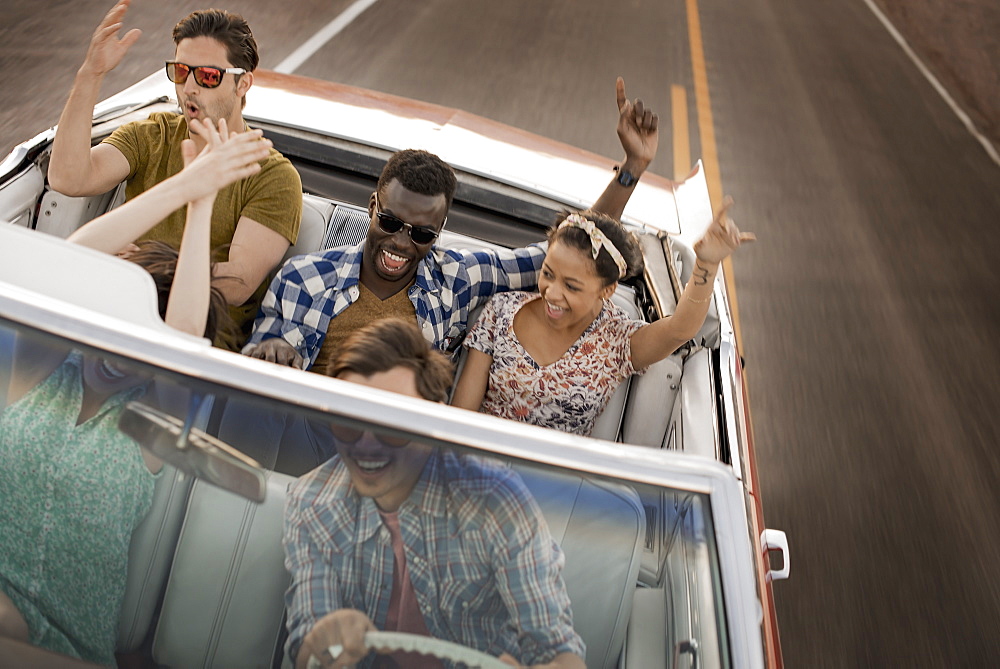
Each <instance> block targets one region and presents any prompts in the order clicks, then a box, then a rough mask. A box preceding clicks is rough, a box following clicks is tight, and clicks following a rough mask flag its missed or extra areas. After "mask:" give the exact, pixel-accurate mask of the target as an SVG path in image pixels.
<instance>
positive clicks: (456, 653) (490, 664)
mask: <svg viewBox="0 0 1000 669" xmlns="http://www.w3.org/2000/svg"><path fill="white" fill-rule="evenodd" d="M365 648H367V649H368V650H372V649H375V648H378V649H380V650H389V651H396V650H401V651H404V652H411V653H420V654H421V655H431V656H433V657H436V658H438V659H439V660H449V661H451V662H461V663H463V664H465V666H467V667H469V669H510V665H509V664H504V663H503V662H501V661H500V660H498V659H497V658H495V657H493V656H492V655H487V654H486V653H483V652H480V651H478V650H475V649H474V648H469V647H468V646H463V645H461V644H457V643H452V642H451V641H445V640H444V639H435V638H434V637H430V636H423V635H420V634H409V633H407V632H367V633H365ZM329 650H330V655H331V656H333V658H334V659H336V658H337V657H338V656H339V655H340V654H341V653H342V652H343V651H344V648H343V646H340V645H336V646H330V649H329ZM322 667H323V665H322V664H321V663H320V661H319V660H317V659H316V656H315V655H310V656H309V663H308V668H309V669H322Z"/></svg>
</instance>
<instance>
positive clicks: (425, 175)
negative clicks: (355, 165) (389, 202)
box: [376, 149, 458, 209]
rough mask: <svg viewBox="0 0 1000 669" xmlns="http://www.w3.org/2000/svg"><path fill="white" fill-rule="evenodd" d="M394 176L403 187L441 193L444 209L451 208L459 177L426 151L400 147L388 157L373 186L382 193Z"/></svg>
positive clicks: (428, 192)
mask: <svg viewBox="0 0 1000 669" xmlns="http://www.w3.org/2000/svg"><path fill="white" fill-rule="evenodd" d="M393 179H396V180H397V181H399V185H400V186H402V187H403V188H405V189H406V190H409V191H413V192H414V193H419V194H420V195H430V196H434V195H440V194H443V195H444V199H445V203H446V205H447V206H446V209H451V201H452V199H453V198H454V197H455V189H456V188H457V187H458V179H457V178H456V177H455V170H453V169H451V166H450V165H449V164H448V163H446V162H444V161H443V160H441V159H440V158H438V157H437V156H435V155H434V154H433V153H429V152H427V151H420V150H418V149H403V150H402V151H397V152H396V153H394V154H392V155H391V156H389V160H388V161H386V163H385V167H383V168H382V175H381V176H379V178H378V186H377V187H376V188H377V190H378V192H379V193H380V194H383V195H384V194H385V187H386V186H387V185H388V184H389V182H390V181H392V180H393Z"/></svg>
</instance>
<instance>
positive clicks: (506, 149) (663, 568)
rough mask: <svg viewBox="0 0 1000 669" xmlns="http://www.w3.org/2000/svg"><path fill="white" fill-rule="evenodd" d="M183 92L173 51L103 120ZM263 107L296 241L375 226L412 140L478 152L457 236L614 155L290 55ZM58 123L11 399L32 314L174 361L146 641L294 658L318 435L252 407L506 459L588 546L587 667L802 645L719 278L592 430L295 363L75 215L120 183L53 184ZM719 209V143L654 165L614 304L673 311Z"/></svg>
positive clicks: (561, 197)
mask: <svg viewBox="0 0 1000 669" xmlns="http://www.w3.org/2000/svg"><path fill="white" fill-rule="evenodd" d="M172 95H173V86H172V85H171V84H170V83H169V82H168V81H167V80H166V78H165V77H164V76H163V75H162V73H158V74H156V75H153V76H151V77H149V78H147V79H145V80H143V81H141V82H139V83H138V84H136V85H135V86H133V87H131V88H129V89H127V90H125V91H124V92H122V93H120V94H118V95H115V96H114V97H112V98H110V99H108V100H106V101H105V102H103V103H101V104H100V105H99V106H98V108H97V109H96V111H95V116H94V123H93V141H94V142H97V141H100V140H101V139H102V138H103V137H106V136H107V135H108V134H110V133H111V132H112V131H113V130H114V129H115V128H116V127H118V126H119V125H121V124H123V123H126V122H128V121H132V120H135V119H141V118H144V117H145V116H146V115H148V114H149V113H151V112H154V111H162V110H173V109H176V103H175V102H174V101H173V100H172V99H171V96H172ZM245 117H246V118H247V120H248V122H249V123H250V124H251V125H252V126H254V127H260V128H263V129H264V131H265V134H266V136H267V137H269V138H270V139H271V140H272V141H273V142H274V144H275V146H276V148H278V149H279V150H280V151H281V152H282V153H283V154H284V155H285V156H287V157H288V158H289V159H291V160H292V162H293V163H294V164H295V166H296V167H297V168H298V170H299V172H300V173H301V176H302V183H303V189H304V192H303V201H304V213H303V221H302V229H301V232H300V235H299V238H298V241H297V243H296V244H295V245H294V246H293V248H292V249H291V250H290V251H289V256H291V255H295V254H300V253H305V252H310V251H314V250H317V249H321V248H328V247H332V246H336V245H339V244H347V243H356V242H357V241H359V240H360V239H361V238H362V237H363V235H364V234H365V232H366V230H367V228H368V225H369V222H370V219H369V217H368V214H367V211H366V207H365V205H366V203H367V200H368V196H369V194H370V193H371V191H372V190H373V188H374V184H375V181H376V179H377V176H378V174H379V172H380V170H381V168H382V165H383V164H384V162H385V160H386V158H387V157H388V155H389V154H390V153H391V152H393V151H395V150H397V149H401V148H422V149H427V150H429V151H432V152H434V153H437V154H438V155H440V156H441V157H442V158H444V159H445V160H446V161H448V162H449V163H450V164H451V165H453V166H454V167H455V169H456V171H457V173H458V176H459V189H458V193H457V196H456V198H455V203H454V206H453V209H452V211H451V212H450V214H449V217H448V226H447V229H446V231H445V233H444V234H442V237H441V239H440V240H439V243H440V244H442V245H450V246H455V247H467V248H479V247H488V246H503V247H515V246H521V245H524V244H526V243H531V242H534V241H539V240H541V239H542V238H543V237H544V232H545V228H546V226H548V225H550V224H551V222H552V221H553V219H554V218H555V216H556V215H557V213H558V212H559V211H562V210H565V209H567V208H585V207H587V206H588V205H589V204H591V203H592V202H593V200H594V199H595V198H596V196H597V195H598V194H599V193H600V192H601V190H602V189H603V188H604V186H605V185H606V184H607V182H608V180H609V178H610V176H611V169H612V165H613V163H612V161H611V160H608V159H605V158H601V157H599V156H596V155H593V154H590V153H587V152H584V151H581V150H578V149H575V148H572V147H569V146H566V145H563V144H559V143H556V142H553V141H550V140H547V139H544V138H541V137H537V136H534V135H531V134H529V133H526V132H523V131H520V130H517V129H514V128H510V127H507V126H503V125H500V124H497V123H494V122H492V121H489V120H486V119H483V118H479V117H476V116H472V115H469V114H466V113H463V112H461V111H457V110H454V109H448V108H443V107H438V106H433V105H428V104H424V103H420V102H414V101H411V100H404V99H400V98H396V97H392V96H389V95H384V94H380V93H375V92H371V91H366V90H361V89H356V88H351V87H347V86H342V85H338V84H333V83H327V82H320V81H315V80H311V79H306V78H302V77H296V76H288V75H280V74H276V73H271V72H260V73H259V74H258V76H257V78H256V83H255V86H254V91H253V95H251V96H249V99H248V101H247V107H246V110H245ZM53 134H54V131H53V130H52V129H49V130H46V131H44V132H42V133H40V134H39V135H38V136H36V137H35V138H34V139H32V140H30V141H28V142H25V143H23V144H21V145H19V146H18V147H16V148H15V149H14V151H13V152H12V153H11V154H10V155H9V156H8V157H7V158H6V159H5V160H4V161H3V162H2V164H0V222H2V223H0V408H2V407H5V406H6V405H7V401H6V389H7V387H8V385H9V379H10V375H11V367H12V357H13V350H14V342H15V341H16V340H19V339H21V338H24V339H25V340H28V341H38V342H44V343H46V344H47V345H50V346H59V347H63V348H65V350H66V351H67V352H68V351H71V350H80V351H83V352H85V353H90V354H95V355H99V356H101V357H103V358H106V359H111V360H115V361H118V362H119V363H122V362H124V364H126V365H128V366H131V367H133V368H138V369H141V370H143V371H144V372H146V373H147V374H148V375H149V376H150V377H152V378H153V379H154V383H155V384H156V387H157V389H158V392H157V393H156V396H157V398H156V400H155V401H154V400H153V399H152V398H149V399H143V400H139V401H135V402H133V403H132V404H130V405H129V407H128V409H127V410H126V411H125V412H124V414H123V417H122V420H121V424H120V428H121V429H122V430H123V431H124V432H126V433H127V434H129V435H130V436H131V437H133V438H134V439H136V440H137V441H138V442H139V443H140V444H141V445H142V446H143V447H144V448H147V449H149V450H151V451H153V452H154V453H157V454H159V455H161V457H163V459H164V460H166V461H167V462H168V463H169V464H168V465H167V466H166V467H165V470H164V473H163V474H162V475H161V476H160V477H159V478H158V479H157V482H156V492H155V498H154V502H153V507H152V510H151V511H150V512H149V514H148V515H147V516H146V518H145V519H144V521H143V523H142V524H141V525H140V527H139V528H138V529H137V530H136V532H135V533H134V535H133V537H132V544H131V550H130V554H129V575H128V583H127V592H126V599H125V602H124V606H123V610H122V614H121V618H120V625H119V641H118V649H119V652H120V653H121V654H122V656H123V657H124V656H130V657H131V659H132V660H135V659H136V658H139V661H140V662H143V663H145V664H147V665H149V666H154V665H158V666H170V667H209V666H213V667H216V666H217V667H279V666H282V665H285V666H287V664H288V660H287V658H285V657H284V655H283V652H282V644H283V636H284V633H283V628H284V624H283V616H284V602H283V593H284V591H285V589H286V587H287V586H288V582H289V576H288V574H287V573H286V572H285V570H284V567H283V556H282V549H281V521H282V507H283V503H284V498H285V494H286V488H287V485H288V484H289V482H290V481H291V480H293V478H294V477H295V476H296V475H299V474H301V473H302V472H301V471H299V470H298V469H297V468H296V466H295V464H294V463H293V462H291V461H290V460H289V459H288V458H285V457H284V456H285V453H286V451H285V450H284V446H285V445H286V443H291V442H294V440H295V439H296V435H295V434H294V432H292V433H286V434H284V435H282V437H281V441H282V443H276V444H274V448H270V449H267V450H266V452H249V455H248V454H247V452H248V451H250V449H249V447H248V445H247V444H244V443H241V441H240V439H238V438H235V437H230V436H227V434H226V432H225V430H224V429H222V428H221V426H225V425H227V424H228V423H231V422H232V421H231V420H228V421H227V418H230V419H231V418H232V417H233V412H235V411H237V410H238V411H240V412H241V413H239V414H238V415H239V416H240V418H239V420H240V423H241V425H242V426H243V427H249V428H250V429H249V430H244V431H243V433H252V432H254V431H255V430H254V426H255V424H254V421H257V420H259V421H275V420H280V422H281V423H282V424H283V425H289V426H294V425H296V424H299V425H301V424H310V425H330V424H333V425H347V426H350V427H353V428H356V429H358V428H363V429H366V430H371V431H374V432H376V433H380V434H387V435H390V436H392V437H397V438H405V439H409V440H415V441H419V442H423V443H427V444H432V445H434V446H437V447H440V448H443V449H452V450H455V451H459V452H463V453H474V454H476V455H479V456H484V457H489V458H494V459H497V460H501V461H503V462H506V463H508V464H509V465H510V466H511V467H512V468H513V469H514V470H515V471H516V472H518V473H519V474H520V476H521V477H522V479H523V480H524V482H525V484H526V485H527V488H528V489H529V490H530V492H531V494H532V495H533V496H534V497H535V500H536V501H537V502H538V504H539V507H540V508H541V510H542V514H543V515H544V518H545V521H546V523H547V524H548V526H549V529H550V531H551V533H552V535H553V536H554V537H555V539H556V540H557V541H558V542H559V543H560V545H561V547H562V549H563V551H564V553H565V557H566V564H565V569H564V572H563V577H564V580H565V583H566V587H567V590H568V594H569V596H570V600H571V602H572V610H573V622H574V627H575V629H576V630H577V631H578V633H579V634H580V635H581V636H582V637H583V639H584V641H585V642H586V646H587V655H586V663H587V666H588V667H590V669H605V668H612V667H624V668H628V669H638V668H641V667H664V666H668V667H698V668H703V667H762V666H768V667H775V666H781V664H782V660H781V651H780V646H779V642H778V630H777V623H776V619H775V614H774V604H773V595H772V581H774V580H777V579H782V578H786V577H787V576H788V569H789V561H788V560H789V557H788V545H787V542H786V540H785V536H784V534H783V533H782V532H780V531H776V530H770V529H765V525H764V521H763V514H762V508H761V501H760V496H759V488H758V484H757V470H756V465H755V460H754V448H753V435H752V431H751V426H750V414H749V406H748V403H747V395H746V388H745V383H744V379H743V374H742V361H741V357H740V352H739V350H737V347H736V338H735V336H734V332H733V325H732V321H731V317H730V305H729V302H728V299H727V294H726V289H725V283H724V281H723V280H722V278H721V277H720V279H719V280H718V281H717V283H716V286H715V292H714V297H713V304H712V308H711V311H710V314H709V318H708V320H707V322H706V324H705V326H704V327H703V328H702V330H701V331H700V332H699V333H698V335H697V336H696V337H695V338H694V339H693V340H692V341H690V342H688V344H687V345H686V346H684V347H683V348H682V349H681V350H680V351H679V352H678V353H676V354H675V355H673V356H672V357H671V358H669V359H667V360H664V361H663V362H661V363H658V364H657V365H655V366H654V367H653V368H651V369H650V370H649V371H648V372H647V373H646V374H645V375H642V376H637V377H634V378H633V379H631V380H630V381H629V382H628V383H626V384H624V385H623V386H622V387H621V389H620V390H619V391H618V393H617V394H616V396H615V397H614V399H613V400H612V402H611V404H610V405H609V406H608V408H607V409H606V410H605V412H604V413H603V414H602V416H601V418H600V420H599V423H598V426H597V428H596V430H595V432H594V436H593V438H584V437H578V436H574V435H569V434H564V433H561V432H557V431H553V430H547V429H543V428H538V427H533V426H528V425H523V424H519V423H514V422H509V421H505V420H502V419H499V418H494V417H490V416H485V415H482V414H475V413H472V412H467V411H463V410H460V409H456V408H452V407H447V406H443V405H439V404H432V403H429V402H425V401H422V400H417V399H410V398H407V397H402V396H399V395H395V394H391V393H385V392H381V391H378V390H374V389H368V388H363V387H359V386H354V385H352V384H348V383H345V382H342V381H338V380H335V379H330V378H326V377H323V376H320V375H317V374H311V373H308V372H303V371H299V370H296V369H292V368H287V367H279V366H277V365H273V364H270V363H267V362H264V361H260V360H254V359H250V358H247V357H245V356H241V355H238V354H235V353H231V352H227V351H223V350H220V349H216V348H212V347H211V346H210V344H209V342H208V341H207V340H202V339H198V338H194V337H191V336H188V335H185V334H183V333H180V332H177V331H175V330H172V329H171V328H169V327H167V326H166V325H165V324H164V323H163V322H162V321H161V320H160V318H159V316H158V314H157V313H156V310H155V306H154V305H155V299H154V297H153V294H154V288H153V284H152V281H151V279H150V278H149V276H148V275H146V274H145V272H143V271H142V270H141V269H139V268H138V267H136V266H134V265H131V264H130V263H127V262H125V261H122V260H119V259H117V258H114V257H111V256H105V255H102V254H99V253H96V252H93V251H91V250H89V249H83V248H79V247H77V246H75V245H72V244H69V243H67V242H65V241H63V239H61V238H64V237H66V236H67V235H68V234H70V233H71V232H72V231H73V230H75V229H76V228H78V227H79V226H80V225H82V224H84V223H85V222H87V221H88V220H90V219H91V218H93V217H94V216H96V215H99V214H100V213H102V212H103V211H105V210H107V209H108V208H110V207H113V206H115V205H116V204H117V203H119V202H120V201H121V198H122V197H123V192H122V191H123V189H122V188H118V189H117V190H113V191H111V192H109V193H106V194H104V195H102V196H97V197H90V198H71V197H66V196H63V195H61V194H59V193H56V192H55V191H53V190H51V189H50V188H49V187H48V184H47V180H46V171H47V164H48V160H49V156H50V149H51V142H52V138H53ZM711 217H712V206H711V203H710V202H709V199H708V190H707V187H706V183H705V179H704V175H703V172H702V170H701V168H700V165H696V166H695V168H694V170H693V172H692V174H691V176H690V177H689V178H688V179H687V180H686V181H684V182H683V183H680V184H677V183H674V182H671V181H668V180H666V179H661V178H658V177H656V176H654V175H650V174H647V175H645V176H644V177H643V179H642V181H641V182H640V184H639V185H638V186H637V188H636V190H635V193H634V195H633V197H632V199H631V201H630V203H629V206H628V207H627V208H626V210H625V214H624V216H623V222H624V223H626V224H627V225H628V226H630V227H631V229H633V230H634V231H635V233H636V234H637V235H638V236H639V239H640V240H641V245H642V248H643V251H644V254H645V261H646V269H645V273H644V275H643V276H641V277H638V278H637V279H635V280H633V281H631V282H630V283H628V284H621V285H620V286H619V287H618V289H617V292H616V294H615V296H614V300H615V301H616V303H618V304H619V305H621V306H622V307H623V308H625V309H626V310H627V311H629V313H631V314H633V315H634V317H636V318H643V319H647V320H654V319H659V318H663V317H665V316H669V315H670V314H671V313H672V311H673V309H674V308H675V305H676V300H677V298H678V296H679V294H680V291H681V288H682V286H683V285H684V283H685V281H686V280H687V278H688V276H689V274H690V270H691V267H692V265H693V259H694V256H693V252H692V242H693V241H694V240H695V239H696V238H697V237H698V235H699V233H700V232H701V231H702V230H703V229H704V228H705V227H706V226H707V224H708V223H709V222H710V220H711ZM248 409H249V410H248ZM289 429H291V428H289ZM250 456H253V457H250ZM441 602H442V604H441V605H442V606H446V605H448V604H447V602H446V600H445V599H444V598H442V600H441ZM452 605H454V603H452ZM407 642H408V641H406V640H404V641H402V642H401V643H407ZM372 643H373V644H378V643H382V642H378V641H373V642H372ZM432 645H433V644H432ZM421 648H422V646H421ZM428 650H429V651H430V652H441V653H442V654H443V655H444V656H446V657H453V656H451V655H448V653H449V652H453V650H454V649H452V650H448V649H440V648H430V649H428ZM489 662H490V659H489V658H482V657H479V658H477V659H470V660H468V664H469V666H492V665H490V664H489Z"/></svg>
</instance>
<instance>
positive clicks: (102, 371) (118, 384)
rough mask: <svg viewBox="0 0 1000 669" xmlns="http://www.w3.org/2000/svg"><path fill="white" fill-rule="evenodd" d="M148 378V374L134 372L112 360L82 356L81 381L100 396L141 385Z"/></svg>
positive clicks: (110, 394)
mask: <svg viewBox="0 0 1000 669" xmlns="http://www.w3.org/2000/svg"><path fill="white" fill-rule="evenodd" d="M150 378H151V377H150V376H149V375H148V374H142V373H140V372H136V371H134V370H132V369H130V368H128V367H125V366H123V365H121V364H119V363H117V362H115V361H112V360H105V359H104V358H98V357H96V356H92V355H85V356H84V357H83V382H84V383H85V384H86V385H87V386H88V387H89V388H90V389H91V390H92V391H94V393H96V394H97V395H100V396H104V397H110V396H112V395H114V394H115V393H117V392H119V391H121V390H126V389H128V388H134V387H136V386H139V385H142V384H144V383H146V382H147V381H149V379H150Z"/></svg>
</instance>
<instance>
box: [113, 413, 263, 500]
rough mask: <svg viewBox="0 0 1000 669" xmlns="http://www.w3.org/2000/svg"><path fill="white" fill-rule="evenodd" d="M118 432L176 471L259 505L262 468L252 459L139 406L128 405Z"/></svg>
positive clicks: (119, 420)
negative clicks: (130, 438)
mask: <svg viewBox="0 0 1000 669" xmlns="http://www.w3.org/2000/svg"><path fill="white" fill-rule="evenodd" d="M118 429H120V430H121V431H122V432H123V433H125V434H127V435H128V436H130V437H132V438H133V439H135V440H136V442H138V444H139V445H140V446H141V447H142V448H144V449H146V450H147V451H149V452H150V453H152V454H153V455H155V456H156V457H158V458H159V459H161V460H163V461H164V462H166V463H168V464H170V465H172V466H174V467H176V468H177V469H179V470H180V471H182V472H184V473H185V474H188V475H190V476H194V477H196V478H199V479H202V480H203V481H206V482H208V483H211V484H212V485H214V486H218V487H219V488H222V489H223V490H228V491H229V492H232V493H235V494H237V495H239V496H241V497H245V498H246V499H249V500H250V501H252V502H263V501H264V495H265V492H266V481H265V478H264V468H263V467H261V465H260V464H259V463H258V462H257V461H256V460H253V459H252V458H249V457H247V456H246V455H244V454H242V453H240V452H239V451H237V450H236V449H234V448H233V447H232V446H229V445H228V444H226V443H225V442H222V441H220V440H218V439H216V438H215V437H213V436H211V435H209V434H206V433H205V432H203V431H201V430H199V429H197V428H192V427H187V428H186V429H185V425H184V422H183V421H182V420H180V419H179V418H175V417H174V416H171V415H170V414H167V413H164V412H162V411H160V410H159V409H154V408H153V407H151V406H149V405H148V404H143V403H142V402H129V403H128V404H126V405H125V409H124V410H123V411H122V414H121V417H120V418H119V419H118Z"/></svg>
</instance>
